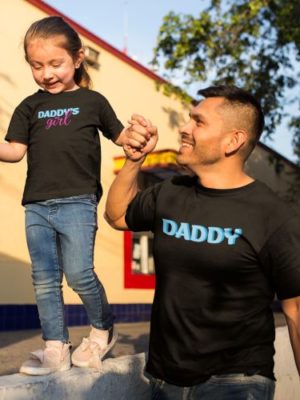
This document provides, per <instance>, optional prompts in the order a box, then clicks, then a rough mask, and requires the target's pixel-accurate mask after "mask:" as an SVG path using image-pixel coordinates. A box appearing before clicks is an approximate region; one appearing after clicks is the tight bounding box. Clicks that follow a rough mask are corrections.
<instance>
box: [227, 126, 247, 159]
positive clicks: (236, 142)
mask: <svg viewBox="0 0 300 400" xmlns="http://www.w3.org/2000/svg"><path fill="white" fill-rule="evenodd" d="M247 136H248V135H247V133H246V132H245V131H244V130H243V129H236V130H234V131H232V132H231V134H230V136H229V138H228V139H229V140H228V142H227V145H226V150H225V154H226V155H227V156H229V155H231V154H234V153H236V152H237V151H238V150H239V149H240V148H241V147H242V146H243V145H244V144H245V142H246V141H247Z"/></svg>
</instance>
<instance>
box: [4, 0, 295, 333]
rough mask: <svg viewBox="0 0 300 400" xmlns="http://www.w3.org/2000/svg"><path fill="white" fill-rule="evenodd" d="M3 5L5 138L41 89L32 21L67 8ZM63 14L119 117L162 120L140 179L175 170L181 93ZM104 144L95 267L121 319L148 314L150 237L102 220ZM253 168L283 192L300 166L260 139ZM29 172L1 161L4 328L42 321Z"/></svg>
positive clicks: (107, 158) (107, 167)
mask: <svg viewBox="0 0 300 400" xmlns="http://www.w3.org/2000/svg"><path fill="white" fill-rule="evenodd" d="M0 7H1V8H0V10H1V13H0V21H1V23H0V49H1V54H2V56H1V65H0V87H1V91H0V140H1V141H3V139H4V137H5V134H6V130H7V127H8V124H9V120H10V117H11V115H12V113H13V111H14V109H15V107H16V106H17V105H18V104H19V103H20V102H21V101H22V100H23V99H24V98H25V97H27V96H28V95H30V94H32V93H34V92H35V91H36V90H37V89H38V88H37V87H36V84H35V83H34V81H33V79H32V76H31V72H30V68H29V66H28V65H27V64H26V61H25V59H24V53H23V48H22V41H23V37H24V34H25V32H26V30H27V29H28V27H29V26H30V24H31V23H32V22H34V21H36V20H38V19H41V18H44V17H46V16H48V15H62V14H61V13H59V12H58V11H57V10H55V9H53V8H52V7H50V6H48V5H46V4H45V3H43V2H42V1H40V0H10V1H7V2H2V3H1V6H0ZM62 16H63V15H62ZM63 17H64V18H66V20H67V21H68V22H69V23H71V24H72V25H73V26H74V28H75V29H76V30H77V31H78V32H79V34H80V36H81V38H82V41H83V43H84V45H85V49H86V55H87V60H88V63H89V73H90V75H91V78H92V81H93V89H94V90H97V91H99V92H101V93H102V94H103V95H104V96H106V97H107V98H108V99H109V101H110V103H111V104H112V106H113V108H114V109H115V111H116V113H117V115H118V117H119V119H120V120H121V121H122V122H123V123H124V124H126V121H127V120H128V118H130V116H131V114H132V113H138V114H141V115H144V116H146V117H147V118H149V119H150V120H152V121H153V122H154V123H155V124H156V125H157V126H158V127H159V132H160V139H159V144H158V147H157V150H156V151H155V152H154V153H153V154H151V156H149V157H148V159H147V163H146V164H145V166H144V170H143V173H142V174H141V184H142V185H144V186H147V185H149V184H151V183H153V182H156V181H157V180H160V179H165V178H166V177H168V176H170V175H171V174H173V173H178V168H177V166H176V163H175V157H176V152H175V150H176V149H177V147H178V127H179V126H180V125H181V124H182V123H183V121H184V120H185V119H186V118H187V117H188V110H187V109H186V108H185V107H184V106H183V105H182V103H181V102H180V100H179V99H176V98H175V97H167V96H165V95H164V94H163V93H162V92H161V91H159V90H157V83H158V82H161V83H162V82H163V80H162V79H161V78H160V77H158V76H157V75H156V74H155V73H153V72H152V71H151V70H149V69H147V68H145V67H143V66H142V65H140V64H138V63H137V62H135V61H134V60H132V59H131V58H129V57H128V56H127V55H125V54H123V53H122V52H120V51H119V50H117V49H115V48H114V47H112V46H111V45H109V44H108V43H107V42H105V41H103V40H102V39H101V38H99V37H97V36H95V35H94V34H92V33H91V32H89V31H88V30H86V29H85V28H83V27H82V26H80V25H78V24H76V23H75V22H74V21H71V20H70V19H69V18H67V17H66V16H63ZM101 146H102V185H103V189H104V196H103V198H102V200H101V202H100V205H99V231H98V235H97V238H96V246H95V270H96V273H97V274H98V276H99V277H100V279H101V281H102V282H103V285H104V287H105V288H106V291H107V295H108V299H109V301H110V303H111V304H112V307H113V311H114V313H115V315H116V320H117V321H123V322H125V321H137V320H147V319H149V315H150V309H151V303H152V299H153V288H154V285H155V277H154V274H153V271H154V265H153V259H152V254H151V240H152V238H151V236H149V234H143V233H142V234H139V235H133V234H132V233H130V232H126V233H124V232H116V231H114V230H113V229H112V228H110V227H109V226H108V224H107V223H106V222H105V221H104V219H103V208H104V204H105V197H106V193H107V191H108V188H109V185H110V183H111V182H112V180H113V178H114V176H115V173H117V171H118V169H119V168H120V165H121V163H122V157H123V153H122V149H120V148H119V147H117V146H115V145H114V144H113V143H112V142H110V141H108V140H107V139H105V138H104V137H101ZM271 159H272V160H273V161H272V160H271ZM270 160H271V161H272V162H273V163H272V162H271V161H270ZM274 160H275V161H274ZM276 163H277V164H276ZM274 165H275V166H276V165H277V168H274ZM248 169H249V171H250V173H253V175H254V176H256V177H258V178H260V179H261V180H264V181H266V183H267V184H269V185H270V186H271V187H272V188H273V189H274V190H275V191H278V192H279V193H280V194H281V195H286V193H288V189H289V187H290V186H291V184H292V181H293V178H292V177H291V176H292V174H291V172H293V171H296V170H297V168H296V166H295V165H293V164H292V163H291V162H289V161H288V160H286V159H284V158H283V157H281V156H280V155H278V154H277V153H275V152H273V151H271V150H270V149H268V148H267V147H266V146H264V145H259V146H258V147H257V149H256V151H255V152H254V154H253V156H252V158H251V160H250V161H249V163H248ZM25 178H26V159H24V160H22V161H21V162H20V163H17V164H8V163H1V165H0V330H8V329H27V328H34V327H37V326H38V325H39V322H38V318H37V313H36V307H35V300H34V293H33V288H32V284H31V266H30V259H29V254H28V250H27V246H26V239H25V229H24V209H23V207H22V206H21V197H22V192H23V187H24V182H25ZM64 298H65V304H66V310H67V318H68V322H69V324H70V325H80V324H86V323H88V321H87V319H86V315H85V313H84V311H83V307H82V305H81V304H80V300H79V298H78V296H77V295H76V294H75V293H74V292H73V291H72V290H70V289H69V288H68V287H67V285H66V284H64Z"/></svg>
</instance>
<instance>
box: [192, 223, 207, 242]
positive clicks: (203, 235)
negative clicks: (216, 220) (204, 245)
mask: <svg viewBox="0 0 300 400" xmlns="http://www.w3.org/2000/svg"><path fill="white" fill-rule="evenodd" d="M206 239H207V229H206V228H205V226H202V225H192V234H191V240H192V241H193V242H199V243H200V242H205V240H206Z"/></svg>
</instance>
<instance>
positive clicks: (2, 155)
mask: <svg viewBox="0 0 300 400" xmlns="http://www.w3.org/2000/svg"><path fill="white" fill-rule="evenodd" d="M26 151H27V145H26V144H23V143H19V142H13V141H12V142H7V143H0V161H5V162H11V163H13V162H18V161H21V160H22V158H23V157H24V156H25V154H26Z"/></svg>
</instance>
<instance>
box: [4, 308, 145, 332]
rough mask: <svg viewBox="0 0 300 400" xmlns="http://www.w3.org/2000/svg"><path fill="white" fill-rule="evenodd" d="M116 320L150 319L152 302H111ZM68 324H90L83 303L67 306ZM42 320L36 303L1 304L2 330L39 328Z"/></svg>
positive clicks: (139, 320) (134, 320)
mask: <svg viewBox="0 0 300 400" xmlns="http://www.w3.org/2000/svg"><path fill="white" fill-rule="evenodd" d="M111 308H112V312H113V314H114V315H115V322H120V323H121V322H141V321H149V320H150V314H151V304H111ZM65 315H66V321H67V324H68V326H79V325H88V324H89V321H88V318H87V315H86V312H85V309H84V307H83V305H81V304H70V305H66V306H65ZM38 328H40V321H39V317H38V313H37V307H36V305H32V304H24V305H11V304H8V305H0V331H9V330H21V329H38Z"/></svg>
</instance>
